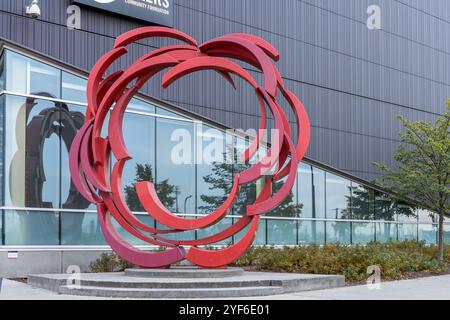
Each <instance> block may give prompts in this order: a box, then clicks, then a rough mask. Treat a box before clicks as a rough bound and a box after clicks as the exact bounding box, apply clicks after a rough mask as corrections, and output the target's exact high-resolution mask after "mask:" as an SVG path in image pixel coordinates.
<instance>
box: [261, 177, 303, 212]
mask: <svg viewBox="0 0 450 320" xmlns="http://www.w3.org/2000/svg"><path fill="white" fill-rule="evenodd" d="M286 180H287V177H286V178H283V179H281V180H279V181H276V182H274V183H273V185H272V193H273V194H275V193H276V192H278V190H280V189H281V187H282V186H283V185H284V184H285V183H286ZM296 195H297V181H296V182H295V184H294V186H293V188H292V191H291V192H290V193H289V194H288V195H287V197H286V198H285V199H284V200H283V201H282V202H281V203H280V205H278V206H277V207H276V208H275V209H273V210H272V211H271V212H269V213H268V214H267V216H272V217H286V218H295V217H297V215H298V211H299V206H298V204H297V197H296Z"/></svg>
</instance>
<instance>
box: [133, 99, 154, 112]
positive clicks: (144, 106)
mask: <svg viewBox="0 0 450 320" xmlns="http://www.w3.org/2000/svg"><path fill="white" fill-rule="evenodd" d="M127 110H130V111H138V112H146V113H152V114H155V112H156V108H155V106H154V105H152V104H150V103H147V102H144V101H142V100H140V99H136V98H133V99H131V101H130V103H129V104H128V107H127Z"/></svg>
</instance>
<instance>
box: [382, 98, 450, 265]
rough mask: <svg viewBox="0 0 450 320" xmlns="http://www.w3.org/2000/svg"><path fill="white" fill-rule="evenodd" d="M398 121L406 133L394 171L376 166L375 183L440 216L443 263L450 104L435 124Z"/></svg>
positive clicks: (449, 202)
mask: <svg viewBox="0 0 450 320" xmlns="http://www.w3.org/2000/svg"><path fill="white" fill-rule="evenodd" d="M397 118H398V119H399V120H400V121H401V122H402V124H403V127H404V129H405V130H404V132H402V133H401V134H400V140H401V143H400V145H399V146H398V148H397V152H396V154H395V156H394V159H395V161H396V163H397V167H395V168H390V167H388V166H387V165H385V164H381V163H375V165H376V166H377V167H378V168H379V169H381V170H382V171H383V176H382V177H381V178H380V179H379V180H378V182H379V183H380V184H382V185H383V186H384V187H385V188H387V189H388V190H390V191H391V192H392V194H394V195H395V196H396V197H397V198H399V199H412V200H413V201H414V202H415V203H416V204H417V206H419V207H421V208H424V209H427V210H431V211H433V212H435V213H436V214H437V215H438V216H439V229H438V252H437V259H438V260H439V261H440V262H442V261H443V260H444V228H443V227H444V217H445V216H447V217H448V216H450V135H449V126H450V100H449V101H448V102H447V111H446V112H445V113H444V114H443V115H442V116H441V117H438V118H437V119H436V122H435V123H434V124H431V123H427V122H425V121H416V122H409V121H408V120H407V119H405V118H403V117H401V116H398V117H397Z"/></svg>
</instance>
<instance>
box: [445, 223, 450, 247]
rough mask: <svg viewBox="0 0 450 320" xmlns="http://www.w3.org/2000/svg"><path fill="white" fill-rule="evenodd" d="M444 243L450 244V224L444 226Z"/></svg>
mask: <svg viewBox="0 0 450 320" xmlns="http://www.w3.org/2000/svg"><path fill="white" fill-rule="evenodd" d="M444 242H445V243H446V244H450V224H444Z"/></svg>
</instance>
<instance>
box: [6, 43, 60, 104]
mask: <svg viewBox="0 0 450 320" xmlns="http://www.w3.org/2000/svg"><path fill="white" fill-rule="evenodd" d="M6 60H7V61H6V62H7V66H6V90H8V91H13V92H18V93H25V94H34V95H49V96H52V97H55V98H60V97H61V71H60V70H58V69H56V68H53V67H50V66H49V65H47V64H45V63H41V62H38V61H36V60H33V59H30V58H27V57H24V56H22V55H19V54H17V53H15V52H11V51H7V58H6Z"/></svg>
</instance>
